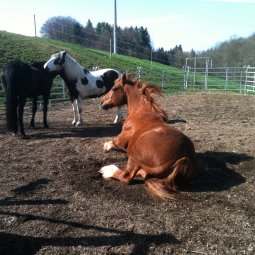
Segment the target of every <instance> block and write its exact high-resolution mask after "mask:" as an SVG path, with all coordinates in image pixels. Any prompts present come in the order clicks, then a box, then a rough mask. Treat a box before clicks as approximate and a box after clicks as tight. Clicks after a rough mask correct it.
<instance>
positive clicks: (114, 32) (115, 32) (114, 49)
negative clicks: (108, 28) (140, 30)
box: [113, 0, 117, 54]
mask: <svg viewBox="0 0 255 255" xmlns="http://www.w3.org/2000/svg"><path fill="white" fill-rule="evenodd" d="M113 53H114V54H116V53H117V8H116V0H114V31H113Z"/></svg>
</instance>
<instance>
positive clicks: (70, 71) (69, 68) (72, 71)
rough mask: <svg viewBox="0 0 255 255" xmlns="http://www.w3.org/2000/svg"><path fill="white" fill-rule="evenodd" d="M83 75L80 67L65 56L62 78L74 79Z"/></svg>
mask: <svg viewBox="0 0 255 255" xmlns="http://www.w3.org/2000/svg"><path fill="white" fill-rule="evenodd" d="M83 73H84V70H83V68H82V66H81V65H80V64H79V63H78V62H77V61H75V60H74V59H73V58H71V57H70V56H66V60H65V64H64V67H63V69H62V72H61V73H60V74H62V75H61V76H62V78H63V79H64V80H65V79H67V80H70V79H75V78H77V77H79V76H81V75H82V74H83Z"/></svg>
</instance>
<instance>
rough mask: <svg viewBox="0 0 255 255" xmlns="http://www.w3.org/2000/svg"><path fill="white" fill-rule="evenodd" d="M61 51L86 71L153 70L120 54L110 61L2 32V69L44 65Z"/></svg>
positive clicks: (84, 51)
mask: <svg viewBox="0 0 255 255" xmlns="http://www.w3.org/2000/svg"><path fill="white" fill-rule="evenodd" d="M59 50H66V51H67V52H68V53H70V55H71V56H73V57H74V58H75V59H76V60H77V61H78V62H79V63H80V64H81V65H82V66H83V67H84V68H87V69H91V68H92V67H95V66H99V67H100V68H108V67H110V68H116V69H118V70H121V71H128V70H131V69H134V68H137V67H138V66H141V67H144V68H150V67H151V62H150V61H148V60H140V59H137V58H133V57H127V56H122V55H118V54H115V55H114V54H113V55H112V57H111V58H110V54H109V52H104V51H97V50H92V49H88V48H84V47H81V46H79V45H75V44H70V43H65V42H62V41H57V40H50V39H44V38H40V37H28V36H23V35H18V34H13V33H8V32H5V31H0V68H1V67H3V66H4V65H5V64H6V63H7V62H8V61H10V60H13V59H21V60H23V61H25V62H28V63H29V62H32V61H45V60H47V59H49V58H50V56H51V54H53V53H54V52H56V51H59ZM152 65H153V67H154V68H166V67H169V66H166V65H163V64H159V63H156V62H153V63H152Z"/></svg>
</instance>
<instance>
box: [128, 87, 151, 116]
mask: <svg viewBox="0 0 255 255" xmlns="http://www.w3.org/2000/svg"><path fill="white" fill-rule="evenodd" d="M126 95H127V105H128V114H129V115H132V114H135V113H137V112H139V111H144V110H145V109H144V108H147V107H148V104H146V101H145V100H144V98H143V96H142V95H141V94H140V93H139V91H138V89H137V88H136V87H131V86H129V87H128V89H127V90H126Z"/></svg>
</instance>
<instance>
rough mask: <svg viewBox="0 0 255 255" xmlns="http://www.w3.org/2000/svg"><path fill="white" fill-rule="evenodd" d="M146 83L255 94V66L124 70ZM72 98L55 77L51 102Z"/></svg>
mask: <svg viewBox="0 0 255 255" xmlns="http://www.w3.org/2000/svg"><path fill="white" fill-rule="evenodd" d="M122 70H123V72H125V71H128V72H130V73H132V74H133V76H134V77H138V78H141V79H142V80H143V81H144V82H147V83H153V84H157V85H159V86H160V87H161V88H162V89H163V91H164V92H165V93H188V92H205V93H209V92H213V91H216V92H232V93H240V94H249V95H255V67H243V68H241V67H218V68H212V67H206V68H194V67H190V66H186V67H184V68H182V69H177V68H174V67H169V68H164V69H155V68H147V69H145V68H142V67H137V68H136V69H126V70H125V69H124V68H122ZM4 100H5V98H4V94H3V91H2V87H1V86H0V105H4ZM61 100H69V95H68V92H67V89H66V87H65V84H64V82H63V81H62V79H60V78H57V79H55V80H54V85H53V87H52V92H51V98H50V103H52V102H54V101H61Z"/></svg>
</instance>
